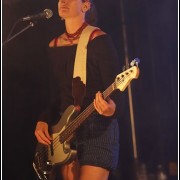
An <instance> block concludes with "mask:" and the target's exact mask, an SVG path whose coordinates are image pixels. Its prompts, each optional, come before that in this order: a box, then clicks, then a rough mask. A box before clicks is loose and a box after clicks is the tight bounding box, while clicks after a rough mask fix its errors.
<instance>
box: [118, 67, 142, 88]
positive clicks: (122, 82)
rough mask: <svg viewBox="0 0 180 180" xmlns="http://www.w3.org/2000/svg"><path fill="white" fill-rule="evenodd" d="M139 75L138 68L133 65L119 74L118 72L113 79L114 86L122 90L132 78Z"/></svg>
mask: <svg viewBox="0 0 180 180" xmlns="http://www.w3.org/2000/svg"><path fill="white" fill-rule="evenodd" d="M138 77H139V68H138V67H137V66H133V67H131V68H129V69H127V70H125V71H124V72H122V73H121V74H118V75H117V76H116V79H115V88H116V89H119V90H120V91H124V90H125V89H126V87H127V86H128V85H129V83H130V82H131V80H132V79H137V78H138Z"/></svg>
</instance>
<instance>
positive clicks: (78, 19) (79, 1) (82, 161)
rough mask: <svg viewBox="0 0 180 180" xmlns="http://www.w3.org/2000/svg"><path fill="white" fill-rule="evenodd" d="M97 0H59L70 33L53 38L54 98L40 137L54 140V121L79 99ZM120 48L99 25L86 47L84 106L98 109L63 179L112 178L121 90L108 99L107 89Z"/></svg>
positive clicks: (41, 121) (86, 125) (42, 118)
mask: <svg viewBox="0 0 180 180" xmlns="http://www.w3.org/2000/svg"><path fill="white" fill-rule="evenodd" d="M93 6H94V5H93V2H92V0H59V2H58V12H59V16H60V18H61V19H62V20H64V21H65V29H66V30H65V32H64V33H63V34H61V35H60V36H59V37H56V38H54V39H53V40H52V41H51V42H50V43H49V59H50V63H51V70H52V77H51V78H52V79H51V88H52V94H53V97H52V101H54V102H53V103H52V104H51V105H50V107H49V108H48V110H46V111H44V112H43V113H42V114H41V115H40V117H39V119H38V122H37V125H36V129H35V136H36V138H37V140H38V142H40V143H42V144H45V145H50V144H51V140H52V138H51V135H50V133H49V129H50V127H49V126H50V125H52V124H53V123H54V122H55V121H56V122H57V121H58V120H59V119H60V116H61V115H62V114H63V112H64V111H65V109H66V108H67V107H68V106H69V105H72V104H74V99H75V97H74V96H73V94H72V91H73V87H72V81H73V69H74V60H75V55H76V48H77V44H78V40H79V37H80V35H81V33H82V31H83V29H84V28H85V27H86V26H87V25H88V23H89V24H90V23H91V22H90V21H89V20H88V19H86V18H87V17H92V16H87V15H88V14H90V13H91V11H92V8H93ZM119 72H120V68H119V62H118V57H117V53H116V50H115V48H114V46H113V43H112V40H111V38H110V36H109V35H107V34H106V33H105V32H103V31H102V30H100V29H99V28H97V29H96V30H95V31H94V32H93V33H92V34H91V37H90V39H89V42H88V46H87V82H86V87H85V93H84V97H83V103H82V106H81V111H83V110H84V109H85V108H86V107H87V106H88V105H89V104H90V103H92V102H93V104H94V107H95V112H93V113H92V114H91V115H90V116H89V117H88V119H87V120H86V121H85V122H84V123H83V124H82V125H81V126H80V127H79V128H78V129H77V131H76V134H75V138H76V140H75V141H74V142H75V145H76V148H77V158H76V159H75V160H74V161H73V162H71V163H69V164H64V165H62V167H61V168H60V169H61V170H60V171H61V174H62V176H63V179H64V180H107V179H108V176H109V173H110V171H112V170H114V169H116V167H117V164H118V157H119V127H118V122H117V118H118V113H119V111H120V107H119V95H120V94H119V91H114V92H113V94H112V96H110V97H109V98H107V99H106V100H105V99H104V98H103V96H102V92H103V91H104V90H105V89H106V88H107V87H108V86H109V85H111V84H112V83H113V82H114V80H115V77H116V75H117V74H119ZM82 94H83V93H82Z"/></svg>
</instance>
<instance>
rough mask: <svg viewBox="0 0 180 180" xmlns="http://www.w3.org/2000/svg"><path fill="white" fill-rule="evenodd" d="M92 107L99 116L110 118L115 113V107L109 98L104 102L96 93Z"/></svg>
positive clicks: (100, 95)
mask: <svg viewBox="0 0 180 180" xmlns="http://www.w3.org/2000/svg"><path fill="white" fill-rule="evenodd" d="M94 107H95V109H96V110H97V112H98V113H99V114H101V115H104V116H112V115H113V114H114V112H115V108H116V105H115V103H114V101H113V100H112V99H110V98H107V101H105V100H104V99H103V96H102V94H101V93H100V92H97V93H96V97H95V99H94Z"/></svg>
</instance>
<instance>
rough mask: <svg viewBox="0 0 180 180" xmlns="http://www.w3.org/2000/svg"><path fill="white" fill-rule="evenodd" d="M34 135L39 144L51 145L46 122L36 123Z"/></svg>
mask: <svg viewBox="0 0 180 180" xmlns="http://www.w3.org/2000/svg"><path fill="white" fill-rule="evenodd" d="M34 134H35V136H36V138H37V140H38V142H40V143H42V144H44V145H49V144H51V140H52V138H51V137H50V135H49V132H48V124H47V123H46V122H43V121H38V123H37V125H36V129H35V133H34Z"/></svg>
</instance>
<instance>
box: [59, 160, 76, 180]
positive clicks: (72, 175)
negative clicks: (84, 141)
mask: <svg viewBox="0 0 180 180" xmlns="http://www.w3.org/2000/svg"><path fill="white" fill-rule="evenodd" d="M61 174H62V177H63V180H79V163H78V161H77V160H75V161H73V162H72V163H70V164H67V165H64V166H63V167H61Z"/></svg>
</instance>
